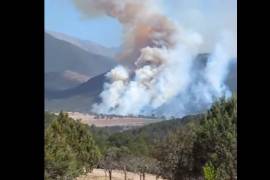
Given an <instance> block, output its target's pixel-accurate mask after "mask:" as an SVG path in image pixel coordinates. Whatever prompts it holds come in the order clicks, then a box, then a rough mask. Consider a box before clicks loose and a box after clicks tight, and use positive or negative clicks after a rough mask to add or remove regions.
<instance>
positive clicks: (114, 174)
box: [77, 169, 163, 180]
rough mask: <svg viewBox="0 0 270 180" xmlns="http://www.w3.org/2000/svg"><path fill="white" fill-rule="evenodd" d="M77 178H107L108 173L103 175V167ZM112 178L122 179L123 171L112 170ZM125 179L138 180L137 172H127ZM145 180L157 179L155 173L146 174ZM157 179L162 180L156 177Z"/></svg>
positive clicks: (83, 179) (99, 179)
mask: <svg viewBox="0 0 270 180" xmlns="http://www.w3.org/2000/svg"><path fill="white" fill-rule="evenodd" d="M77 180H109V176H108V173H107V175H105V171H104V169H94V170H93V172H91V173H89V174H87V175H85V176H80V177H78V178H77ZM112 180H124V172H123V171H119V170H113V171H112ZM127 180H140V176H139V174H136V173H132V172H127ZM145 180H157V179H156V176H155V175H152V174H146V176H145ZM158 180H163V179H162V178H158Z"/></svg>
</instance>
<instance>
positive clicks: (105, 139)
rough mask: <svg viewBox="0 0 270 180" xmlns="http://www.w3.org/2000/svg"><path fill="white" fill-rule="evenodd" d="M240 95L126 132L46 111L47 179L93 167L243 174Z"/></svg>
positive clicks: (214, 177) (182, 174)
mask: <svg viewBox="0 0 270 180" xmlns="http://www.w3.org/2000/svg"><path fill="white" fill-rule="evenodd" d="M236 124H237V97H236V96H233V97H232V98H229V99H225V98H221V99H219V100H218V101H217V102H215V103H214V104H213V105H212V107H211V108H210V109H209V110H208V111H207V112H206V113H204V114H200V115H194V116H187V117H184V118H182V119H172V120H167V121H162V122H157V123H152V124H149V125H146V126H143V127H140V128H135V129H129V130H125V131H121V129H120V128H117V127H111V128H101V127H95V126H88V125H85V124H82V123H80V122H79V121H75V120H73V119H71V118H69V117H68V116H67V115H66V114H65V113H60V114H59V115H58V116H56V115H53V114H50V113H48V112H46V113H45V128H46V129H45V179H46V180H51V179H74V178H75V177H77V176H79V175H82V174H84V173H87V172H90V171H91V170H92V169H93V168H103V169H105V170H107V171H108V172H109V175H111V174H112V173H113V170H114V169H120V170H123V172H126V171H132V172H136V173H138V174H140V175H141V177H142V179H144V177H145V173H152V174H156V175H157V177H158V176H159V177H163V178H166V179H170V180H188V179H195V180H196V179H205V180H227V179H228V180H234V179H237V174H236V168H237V144H236V143H237V141H236V139H237V133H236Z"/></svg>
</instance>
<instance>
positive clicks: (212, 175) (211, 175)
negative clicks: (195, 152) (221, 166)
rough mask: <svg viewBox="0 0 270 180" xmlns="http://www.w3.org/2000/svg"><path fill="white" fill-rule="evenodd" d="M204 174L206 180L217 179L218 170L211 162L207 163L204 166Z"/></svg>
mask: <svg viewBox="0 0 270 180" xmlns="http://www.w3.org/2000/svg"><path fill="white" fill-rule="evenodd" d="M203 174H204V179H205V180H217V172H216V169H215V167H214V166H213V164H212V163H211V162H209V163H206V165H205V166H204V167H203Z"/></svg>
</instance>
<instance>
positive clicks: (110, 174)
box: [109, 170, 112, 180]
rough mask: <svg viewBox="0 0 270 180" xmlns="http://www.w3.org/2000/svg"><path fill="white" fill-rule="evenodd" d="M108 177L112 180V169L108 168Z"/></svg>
mask: <svg viewBox="0 0 270 180" xmlns="http://www.w3.org/2000/svg"><path fill="white" fill-rule="evenodd" d="M109 179H110V180H112V170H109Z"/></svg>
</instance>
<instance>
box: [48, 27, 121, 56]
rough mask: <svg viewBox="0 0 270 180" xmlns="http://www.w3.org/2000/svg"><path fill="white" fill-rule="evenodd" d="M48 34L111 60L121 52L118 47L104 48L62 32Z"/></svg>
mask: <svg viewBox="0 0 270 180" xmlns="http://www.w3.org/2000/svg"><path fill="white" fill-rule="evenodd" d="M47 33H48V34H50V35H52V36H53V37H55V38H57V39H59V40H63V41H66V42H69V43H71V44H73V45H75V46H78V47H79V48H81V49H84V50H86V51H88V52H90V53H94V54H98V55H102V56H106V57H110V58H114V57H115V54H116V53H117V52H119V49H120V48H118V47H112V48H108V47H104V46H102V45H100V44H98V43H95V42H92V41H89V40H81V39H79V38H75V37H72V36H69V35H67V34H64V33H60V32H53V31H47Z"/></svg>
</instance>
